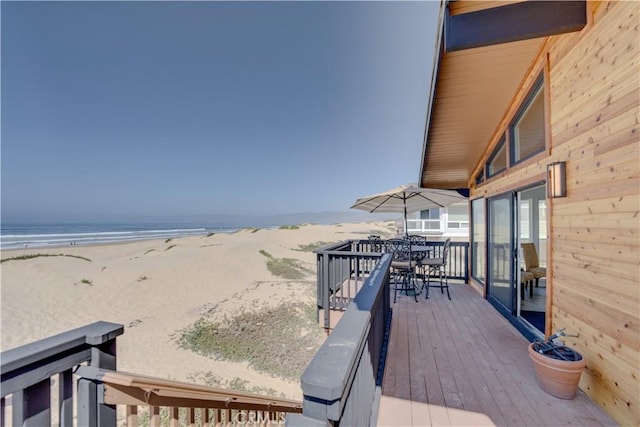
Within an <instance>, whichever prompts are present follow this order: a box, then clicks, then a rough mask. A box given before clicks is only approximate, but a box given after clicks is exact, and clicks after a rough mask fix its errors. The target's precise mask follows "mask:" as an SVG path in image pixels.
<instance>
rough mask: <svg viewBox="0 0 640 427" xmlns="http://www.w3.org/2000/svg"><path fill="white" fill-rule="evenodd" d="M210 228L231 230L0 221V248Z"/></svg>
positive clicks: (130, 238) (201, 232)
mask: <svg viewBox="0 0 640 427" xmlns="http://www.w3.org/2000/svg"><path fill="white" fill-rule="evenodd" d="M211 231H215V232H228V231H231V230H228V229H220V228H216V227H214V228H213V229H212V228H209V227H197V226H176V225H172V224H166V225H157V224H152V225H144V224H95V225H86V224H82V225H67V224H65V225H59V224H56V225H42V224H33V225H31V224H30V225H13V224H2V231H1V233H0V249H3V250H5V249H20V248H34V247H55V246H69V245H72V246H73V245H92V244H106V243H116V242H127V241H134V240H147V239H168V238H174V237H183V236H197V235H205V234H207V233H209V232H211Z"/></svg>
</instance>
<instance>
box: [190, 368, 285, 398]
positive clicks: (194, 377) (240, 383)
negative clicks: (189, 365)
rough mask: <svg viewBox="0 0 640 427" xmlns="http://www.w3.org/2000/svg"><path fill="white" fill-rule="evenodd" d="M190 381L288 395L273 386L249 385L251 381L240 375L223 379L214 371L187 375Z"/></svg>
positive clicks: (267, 394)
mask: <svg viewBox="0 0 640 427" xmlns="http://www.w3.org/2000/svg"><path fill="white" fill-rule="evenodd" d="M187 379H188V380H189V381H193V382H194V383H197V384H204V385H206V386H209V387H218V388H224V389H228V390H235V391H246V392H248V393H254V394H261V395H263V396H272V397H282V398H286V397H287V396H286V395H285V394H284V393H282V392H278V391H277V390H275V389H273V388H271V387H261V386H249V381H247V380H245V379H242V378H240V377H235V378H233V379H231V380H226V379H223V378H222V377H220V376H218V375H216V374H215V373H213V372H212V371H198V372H194V373H192V374H189V375H188V376H187Z"/></svg>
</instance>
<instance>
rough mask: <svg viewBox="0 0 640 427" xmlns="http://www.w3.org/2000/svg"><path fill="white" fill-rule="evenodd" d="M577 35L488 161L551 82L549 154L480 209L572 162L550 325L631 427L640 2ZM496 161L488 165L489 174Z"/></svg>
mask: <svg viewBox="0 0 640 427" xmlns="http://www.w3.org/2000/svg"><path fill="white" fill-rule="evenodd" d="M588 6H589V7H588V12H589V14H590V16H589V23H588V24H587V26H586V27H585V28H584V29H583V30H582V31H580V32H578V33H571V34H565V35H560V36H554V37H550V38H549V39H548V40H547V42H546V43H545V45H544V47H543V50H542V51H541V52H540V55H539V56H538V57H537V59H536V62H535V64H534V66H533V67H532V69H531V70H530V73H529V75H528V76H527V77H526V79H525V81H524V82H523V85H522V87H521V89H520V90H519V92H518V93H517V94H514V101H513V105H512V107H511V108H510V109H509V111H508V112H507V113H506V115H505V118H504V120H503V123H502V124H501V125H500V126H499V128H498V129H496V134H495V137H494V138H493V140H492V141H487V142H486V143H487V144H488V145H489V146H488V147H487V150H485V153H487V152H491V145H493V144H495V143H496V142H497V139H498V138H499V137H500V135H501V134H502V133H503V131H504V129H505V126H506V123H508V122H509V120H510V119H511V118H512V117H513V114H514V111H515V110H516V109H517V108H518V106H519V105H520V103H521V102H522V99H523V97H524V96H525V95H526V93H527V91H528V89H529V87H531V85H532V83H533V82H534V81H535V79H536V77H537V76H538V75H539V73H540V72H544V73H545V80H546V82H545V98H546V102H547V103H546V106H545V107H546V126H547V134H546V139H547V141H546V144H547V147H546V150H545V151H544V152H543V153H540V154H538V155H536V156H534V157H533V158H531V159H529V160H528V161H525V162H523V163H522V164H519V165H516V166H514V167H512V168H510V169H508V170H507V171H505V172H503V173H502V174H499V175H498V176H495V177H492V178H490V179H488V180H487V181H486V182H485V183H482V184H479V185H478V186H477V187H476V186H475V183H474V180H473V179H471V180H470V182H469V186H470V188H471V199H476V198H478V197H491V196H493V195H497V194H501V193H504V192H506V191H510V190H514V189H517V188H522V187H524V186H527V185H529V184H533V183H536V182H541V181H545V180H546V166H547V164H549V163H551V162H554V161H566V165H567V197H565V198H557V199H549V200H547V206H548V212H547V215H548V226H547V227H548V230H547V231H548V236H549V239H548V242H547V245H548V246H547V250H548V257H549V258H548V267H547V276H548V277H547V283H548V288H547V289H548V292H547V324H548V325H550V329H547V332H549V331H555V330H558V329H560V328H566V331H567V332H569V333H573V334H579V336H578V337H577V338H568V339H567V340H566V342H567V343H568V344H570V345H572V346H574V347H575V348H576V349H577V350H578V351H580V352H581V353H582V354H583V355H584V356H585V357H586V359H587V369H586V371H585V373H584V374H583V375H582V379H581V382H580V387H581V389H582V390H583V391H584V392H585V393H587V394H588V395H589V396H590V397H591V398H592V399H593V400H594V401H595V402H596V403H597V404H599V405H600V406H601V407H603V408H604V409H605V410H606V411H607V412H608V413H609V414H610V415H611V416H612V417H613V418H614V419H615V420H616V421H617V422H619V423H620V424H622V425H638V424H639V423H640V125H639V123H640V64H639V47H640V46H639V40H640V34H639V32H638V25H639V22H640V3H638V2H635V1H631V2H626V1H620V2H618V1H613V2H589V4H588ZM484 161H486V156H485V157H483V158H482V159H478V168H479V167H481V165H482V164H483V163H484Z"/></svg>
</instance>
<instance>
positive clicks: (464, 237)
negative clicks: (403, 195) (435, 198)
mask: <svg viewBox="0 0 640 427" xmlns="http://www.w3.org/2000/svg"><path fill="white" fill-rule="evenodd" d="M455 206H456V207H458V208H459V207H464V208H465V209H466V208H468V204H467V203H456V204H455ZM449 210H450V208H449V207H444V208H440V209H439V218H438V219H421V216H420V215H421V212H415V213H413V214H409V215H408V216H407V232H408V233H409V234H423V235H425V236H427V237H428V238H430V239H432V240H444V239H446V238H451V239H452V240H455V241H465V242H468V241H469V215H468V214H466V215H465V216H464V217H459V216H458V217H456V218H452V217H451V216H450V214H449Z"/></svg>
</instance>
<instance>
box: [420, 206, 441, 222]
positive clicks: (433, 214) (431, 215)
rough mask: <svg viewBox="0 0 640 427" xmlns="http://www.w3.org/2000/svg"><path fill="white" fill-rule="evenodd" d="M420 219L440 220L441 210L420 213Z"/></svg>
mask: <svg viewBox="0 0 640 427" xmlns="http://www.w3.org/2000/svg"><path fill="white" fill-rule="evenodd" d="M420 219H438V220H439V219H440V208H433V209H427V210H425V211H420Z"/></svg>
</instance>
